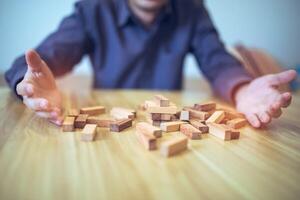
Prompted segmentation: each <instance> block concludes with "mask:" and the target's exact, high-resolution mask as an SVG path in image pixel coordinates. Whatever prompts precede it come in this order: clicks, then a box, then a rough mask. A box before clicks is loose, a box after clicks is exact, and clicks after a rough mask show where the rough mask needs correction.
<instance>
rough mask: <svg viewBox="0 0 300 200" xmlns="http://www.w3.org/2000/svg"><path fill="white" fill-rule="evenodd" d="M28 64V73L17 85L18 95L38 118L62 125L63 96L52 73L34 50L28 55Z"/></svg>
mask: <svg viewBox="0 0 300 200" xmlns="http://www.w3.org/2000/svg"><path fill="white" fill-rule="evenodd" d="M26 62H27V65H28V68H27V72H26V74H25V76H24V78H23V80H22V81H21V82H20V83H19V84H18V85H17V88H16V90H17V94H19V95H21V96H22V97H23V102H24V104H25V105H26V106H27V107H28V108H30V109H32V110H33V111H35V113H36V114H37V115H38V116H40V117H42V118H47V119H49V121H50V122H52V123H55V124H57V125H61V124H62V117H61V113H62V112H61V102H62V101H61V94H60V92H59V91H58V89H57V86H56V83H55V79H54V76H53V74H52V72H51V71H50V69H49V68H48V66H47V64H46V63H45V62H44V61H43V60H42V59H41V57H40V56H39V55H38V53H37V52H35V51H34V50H29V51H28V52H27V53H26Z"/></svg>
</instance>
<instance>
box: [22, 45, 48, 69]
mask: <svg viewBox="0 0 300 200" xmlns="http://www.w3.org/2000/svg"><path fill="white" fill-rule="evenodd" d="M25 57H26V62H27V65H28V68H29V69H30V70H31V71H33V72H40V71H41V69H42V67H43V65H44V62H43V60H42V59H41V57H40V55H39V54H38V53H37V52H36V51H35V50H33V49H31V50H29V51H27V52H26V56H25Z"/></svg>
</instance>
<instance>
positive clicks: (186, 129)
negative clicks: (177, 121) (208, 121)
mask: <svg viewBox="0 0 300 200" xmlns="http://www.w3.org/2000/svg"><path fill="white" fill-rule="evenodd" d="M180 132H181V133H183V134H184V135H186V136H187V137H188V138H190V139H192V140H198V139H201V132H200V130H198V129H197V128H195V127H194V126H192V125H190V124H181V125H180Z"/></svg>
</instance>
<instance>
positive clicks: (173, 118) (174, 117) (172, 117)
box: [170, 114, 179, 121]
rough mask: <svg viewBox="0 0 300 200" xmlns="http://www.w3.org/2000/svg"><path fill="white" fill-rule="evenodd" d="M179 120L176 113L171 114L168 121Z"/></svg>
mask: <svg viewBox="0 0 300 200" xmlns="http://www.w3.org/2000/svg"><path fill="white" fill-rule="evenodd" d="M178 120H179V117H177V115H176V114H175V115H172V116H171V120H170V121H178Z"/></svg>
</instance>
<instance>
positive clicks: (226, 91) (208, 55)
mask: <svg viewBox="0 0 300 200" xmlns="http://www.w3.org/2000/svg"><path fill="white" fill-rule="evenodd" d="M194 13H195V16H196V17H195V31H194V35H193V38H192V42H191V52H192V53H193V54H194V55H195V57H196V60H197V62H198V64H199V66H200V69H201V71H202V72H203V74H204V76H205V77H206V78H207V79H208V80H209V82H210V83H211V86H212V88H213V90H214V92H215V93H216V94H217V95H219V96H220V97H222V98H223V99H224V100H226V101H229V102H232V101H233V94H234V92H235V89H236V88H237V87H238V86H239V85H242V84H245V83H247V82H250V81H251V80H252V77H251V76H250V75H249V74H248V73H247V72H246V70H245V69H244V67H243V66H242V65H241V63H240V62H239V61H238V60H237V59H235V58H234V57H233V56H232V55H230V54H229V53H228V52H227V51H226V49H225V47H224V45H223V43H222V42H221V40H220V38H219V35H218V32H217V30H216V29H215V27H214V25H213V23H212V21H211V19H210V17H209V14H208V12H207V10H206V9H205V7H204V5H203V4H202V3H201V4H199V5H197V6H196V10H195V12H194Z"/></svg>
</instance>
